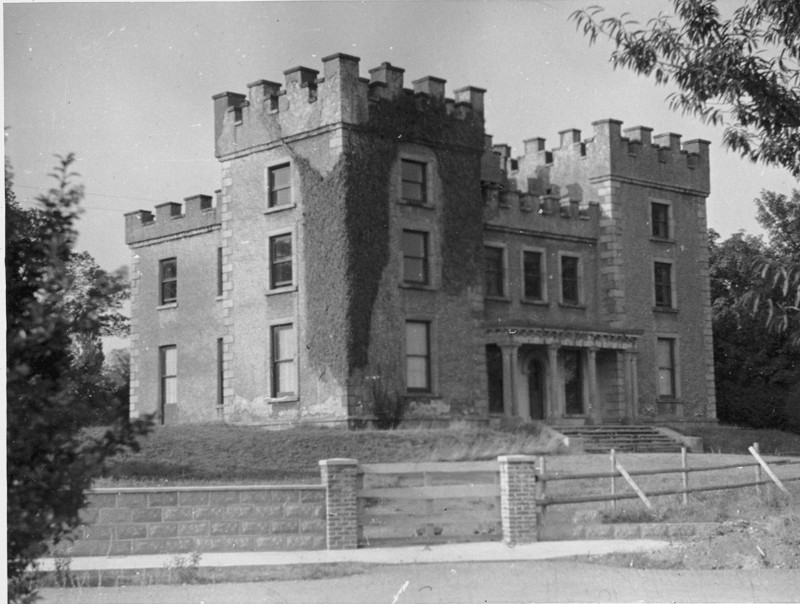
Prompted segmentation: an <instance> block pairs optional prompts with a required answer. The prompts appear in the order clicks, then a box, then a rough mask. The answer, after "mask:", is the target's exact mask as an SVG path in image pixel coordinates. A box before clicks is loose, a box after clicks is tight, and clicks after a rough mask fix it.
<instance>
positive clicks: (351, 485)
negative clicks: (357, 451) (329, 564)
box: [319, 459, 359, 549]
mask: <svg viewBox="0 0 800 604" xmlns="http://www.w3.org/2000/svg"><path fill="white" fill-rule="evenodd" d="M319 466H320V473H321V475H322V484H323V485H324V486H325V516H326V529H325V533H326V537H327V545H328V549H356V548H357V547H358V533H359V526H358V525H359V522H358V520H359V519H358V486H359V485H358V461H356V460H355V459H323V460H321V461H320V462H319Z"/></svg>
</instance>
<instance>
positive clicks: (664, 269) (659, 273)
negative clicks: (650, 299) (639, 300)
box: [653, 262, 672, 308]
mask: <svg viewBox="0 0 800 604" xmlns="http://www.w3.org/2000/svg"><path fill="white" fill-rule="evenodd" d="M653 277H654V280H655V294H656V308H672V265H671V264H670V263H668V262H655V263H653Z"/></svg>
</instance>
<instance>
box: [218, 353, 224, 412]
mask: <svg viewBox="0 0 800 604" xmlns="http://www.w3.org/2000/svg"><path fill="white" fill-rule="evenodd" d="M224 352H225V346H224V344H223V341H222V338H217V405H219V406H220V407H221V406H222V404H223V403H224V402H225V388H224V384H225V365H224V361H225V357H224Z"/></svg>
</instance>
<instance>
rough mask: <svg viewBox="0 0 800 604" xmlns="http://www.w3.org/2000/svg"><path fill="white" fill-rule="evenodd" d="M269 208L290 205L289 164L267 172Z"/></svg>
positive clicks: (290, 179) (290, 180)
mask: <svg viewBox="0 0 800 604" xmlns="http://www.w3.org/2000/svg"><path fill="white" fill-rule="evenodd" d="M267 172H268V180H269V182H268V187H269V202H268V205H269V207H270V208H276V207H278V206H286V205H289V204H291V203H292V171H291V166H290V165H289V164H283V165H282V166H275V167H274V168H270V169H269V170H268V171H267Z"/></svg>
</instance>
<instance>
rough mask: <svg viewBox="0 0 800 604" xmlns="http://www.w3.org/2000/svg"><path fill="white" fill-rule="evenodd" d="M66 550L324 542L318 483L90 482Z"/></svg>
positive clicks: (102, 552) (290, 546)
mask: <svg viewBox="0 0 800 604" xmlns="http://www.w3.org/2000/svg"><path fill="white" fill-rule="evenodd" d="M88 498H89V505H88V506H87V507H86V508H85V509H84V510H83V511H82V512H81V518H82V520H83V522H84V524H83V525H82V526H81V527H80V528H78V529H77V531H76V534H75V537H76V539H75V541H74V542H73V543H71V544H70V543H69V542H68V541H65V542H64V543H62V545H61V546H60V547H59V549H60V550H61V551H63V552H64V553H65V554H66V555H71V556H120V555H144V554H177V553H185V552H195V551H197V552H201V553H204V552H234V551H245V552H247V551H288V550H318V549H325V545H326V543H325V524H326V523H325V487H324V486H322V485H300V486H241V487H240V486H230V487H227V486H226V487H173V488H126V489H96V490H93V491H90V492H89V494H88Z"/></svg>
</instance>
